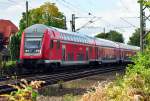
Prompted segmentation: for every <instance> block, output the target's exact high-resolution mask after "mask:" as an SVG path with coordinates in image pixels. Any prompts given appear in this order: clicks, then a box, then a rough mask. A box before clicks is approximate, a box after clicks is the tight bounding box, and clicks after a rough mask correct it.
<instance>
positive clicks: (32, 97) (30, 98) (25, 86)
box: [0, 79, 45, 101]
mask: <svg viewBox="0 0 150 101" xmlns="http://www.w3.org/2000/svg"><path fill="white" fill-rule="evenodd" d="M21 81H22V83H20V86H19V85H9V86H12V87H13V88H15V89H17V91H13V92H11V93H10V94H6V95H0V97H5V99H6V98H7V101H36V98H37V96H38V92H37V90H36V89H38V88H40V87H41V84H43V83H45V82H44V81H31V82H30V83H28V81H26V80H24V79H22V80H21ZM2 100H3V99H2ZM3 101H4V100H3Z"/></svg>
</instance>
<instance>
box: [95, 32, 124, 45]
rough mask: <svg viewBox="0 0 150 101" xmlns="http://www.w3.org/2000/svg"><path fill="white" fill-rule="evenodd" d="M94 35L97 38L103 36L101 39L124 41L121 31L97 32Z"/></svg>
mask: <svg viewBox="0 0 150 101" xmlns="http://www.w3.org/2000/svg"><path fill="white" fill-rule="evenodd" d="M95 37H97V38H103V39H107V40H111V41H115V42H121V43H123V42H124V38H123V36H122V34H121V33H119V32H117V31H113V30H111V31H109V32H108V33H100V34H97V35H96V36H95Z"/></svg>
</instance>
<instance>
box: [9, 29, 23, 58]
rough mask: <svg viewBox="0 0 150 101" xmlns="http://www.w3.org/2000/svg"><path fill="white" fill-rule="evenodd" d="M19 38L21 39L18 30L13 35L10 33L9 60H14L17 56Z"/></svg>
mask: <svg viewBox="0 0 150 101" xmlns="http://www.w3.org/2000/svg"><path fill="white" fill-rule="evenodd" d="M20 40H21V35H20V32H18V33H17V34H15V35H12V36H11V38H10V42H9V46H8V47H9V50H10V55H11V60H16V59H18V58H19V52H20Z"/></svg>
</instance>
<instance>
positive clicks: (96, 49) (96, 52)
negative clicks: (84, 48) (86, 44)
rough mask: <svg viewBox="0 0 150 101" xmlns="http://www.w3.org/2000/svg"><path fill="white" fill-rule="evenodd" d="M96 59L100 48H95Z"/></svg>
mask: <svg viewBox="0 0 150 101" xmlns="http://www.w3.org/2000/svg"><path fill="white" fill-rule="evenodd" d="M95 55H96V59H98V47H96V48H95Z"/></svg>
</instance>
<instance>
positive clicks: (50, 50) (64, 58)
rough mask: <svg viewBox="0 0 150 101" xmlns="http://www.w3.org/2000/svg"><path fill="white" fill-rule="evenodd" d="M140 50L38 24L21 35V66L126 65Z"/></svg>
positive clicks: (49, 67) (48, 67)
mask: <svg viewBox="0 0 150 101" xmlns="http://www.w3.org/2000/svg"><path fill="white" fill-rule="evenodd" d="M137 51H139V47H136V46H131V45H125V44H123V43H116V42H113V41H109V40H104V39H99V38H93V37H89V36H86V35H81V34H79V33H74V32H68V31H65V30H62V29H58V28H54V27H48V26H46V25H42V24H35V25H32V26H30V27H28V28H26V29H25V31H24V32H23V34H22V40H21V48H20V64H22V65H26V66H29V67H30V68H32V67H31V65H34V67H38V68H40V67H42V68H44V67H45V68H47V69H52V67H53V68H54V67H60V66H71V65H89V64H90V65H96V64H106V63H108V64H110V63H124V62H126V63H127V62H131V59H130V57H131V56H133V55H135V54H136V52H137ZM30 64H31V65H30ZM40 69H41V68H40Z"/></svg>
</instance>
